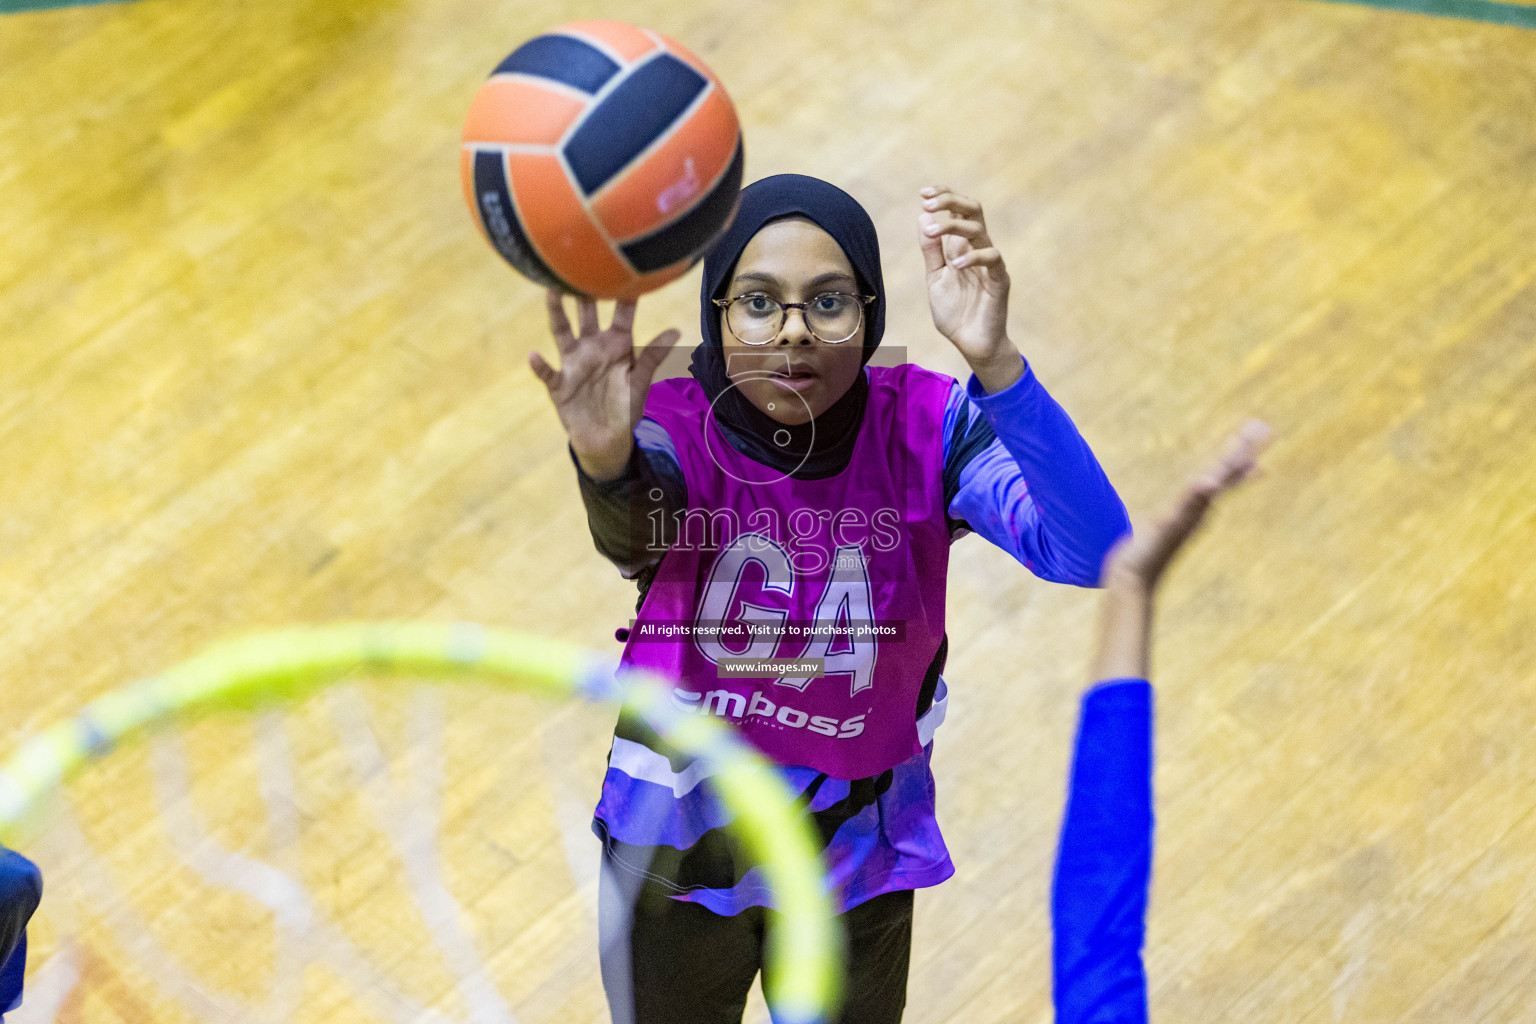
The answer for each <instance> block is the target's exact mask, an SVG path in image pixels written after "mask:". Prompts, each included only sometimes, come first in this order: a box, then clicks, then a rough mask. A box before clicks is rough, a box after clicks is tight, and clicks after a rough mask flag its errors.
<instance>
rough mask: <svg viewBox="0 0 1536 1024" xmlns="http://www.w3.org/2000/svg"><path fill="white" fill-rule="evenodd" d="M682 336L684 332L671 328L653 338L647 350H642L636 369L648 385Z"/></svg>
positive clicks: (647, 345) (636, 362)
mask: <svg viewBox="0 0 1536 1024" xmlns="http://www.w3.org/2000/svg"><path fill="white" fill-rule="evenodd" d="M682 336H683V334H682V332H681V331H679V330H678V329H677V328H676V327H669V328H667V329H666V330H664V331H662V332H661V333H660V334H658V335H656V337H654V338H652V339H651V340H650V341H649V342H648V343H647V344H646V346H645V348H643V349H641V350H640V355H639V356H638V357H637V358H636V359H635V369H636V370H638V371H639V373H640V376H641V377H642V378H643V379H644V380H645V382H646V383H647V384H649V383H650V380H651V377H652V376H654V375H655V373H656V369H657V367H659V366H661V363H662V360H664V359H666V358H667V353H669V352H671V351H672V348H673V346H674V345H676V344H677V340H678V339H679V338H681V337H682Z"/></svg>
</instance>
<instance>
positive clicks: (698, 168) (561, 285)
mask: <svg viewBox="0 0 1536 1024" xmlns="http://www.w3.org/2000/svg"><path fill="white" fill-rule="evenodd" d="M460 160H461V167H462V172H463V177H464V193H465V197H466V198H467V199H468V200H469V208H470V210H471V211H473V213H474V216H475V220H476V222H477V223H479V225H480V228H481V230H482V231H484V232H485V236H486V238H487V239H489V241H490V243H491V245H493V246H494V247H495V248H496V251H497V252H499V253H501V255H502V257H503V258H504V259H506V261H507V262H508V263H510V264H512V266H513V267H515V268H516V269H517V270H519V271H520V272H521V273H523V274H524V275H525V276H527V277H528V278H529V279H531V280H532V281H534V282H535V283H536V284H540V285H543V286H546V287H551V288H557V289H559V290H561V291H564V292H570V293H575V294H580V295H589V296H592V297H595V298H609V299H612V298H633V297H634V296H637V295H639V294H641V293H642V292H647V291H650V290H652V289H653V288H659V287H661V286H662V285H664V284H666V283H667V282H668V281H671V280H673V279H674V278H677V277H680V276H681V275H682V274H684V273H686V272H687V270H688V268H689V267H691V266H693V265H694V264H695V263H697V262H698V261H699V259H700V258H702V257H703V255H704V253H705V252H706V251H708V249H709V247H710V246H711V245H713V244H714V242H715V239H716V238H718V237H719V236H720V234H721V232H723V231H724V230H725V227H726V225H727V224H729V223H730V220H731V217H732V216H733V215H734V214H735V212H736V201H737V195H738V193H739V192H740V190H741V170H742V145H741V126H740V124H739V123H738V122H737V120H736V109H735V107H733V106H732V105H731V100H730V97H729V96H727V95H726V94H725V89H724V88H723V87H722V86H721V84H720V81H719V79H717V78H716V77H715V75H714V73H713V72H711V71H710V70H709V68H707V67H705V66H704V64H703V62H702V61H700V60H699V59H698V58H697V57H695V56H694V55H693V54H691V53H689V52H688V51H687V50H685V49H684V48H683V47H681V46H679V45H678V44H677V43H675V42H673V41H672V40H670V39H668V38H667V37H665V36H662V35H659V34H657V33H655V32H651V31H649V30H647V29H643V28H637V27H635V26H634V25H627V24H625V23H623V22H619V21H578V22H573V23H571V24H569V25H561V26H560V27H558V28H556V29H554V30H553V31H551V32H548V33H546V34H545V35H541V36H538V37H537V38H534V39H530V40H529V41H528V42H526V43H524V44H523V45H522V46H519V47H518V48H517V49H516V50H513V51H512V53H511V55H510V56H508V57H507V59H506V60H504V61H502V62H501V64H499V65H498V66H497V68H496V70H495V71H494V72H492V73H491V77H490V79H489V80H488V81H487V82H486V83H485V84H484V85H483V86H481V87H480V92H479V93H478V94H477V95H476V96H475V101H474V103H473V104H471V106H470V108H469V117H468V119H467V120H466V122H465V124H464V147H463V153H462V154H461V157H460Z"/></svg>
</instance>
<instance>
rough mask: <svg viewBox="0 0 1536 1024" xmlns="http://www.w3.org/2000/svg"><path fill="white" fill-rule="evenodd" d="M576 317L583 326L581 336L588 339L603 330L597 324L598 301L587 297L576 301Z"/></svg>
mask: <svg viewBox="0 0 1536 1024" xmlns="http://www.w3.org/2000/svg"><path fill="white" fill-rule="evenodd" d="M576 317H577V320H578V322H579V323H580V324H581V336H582V337H584V338H585V337H587V336H589V335H593V334H596V333H597V332H598V331H600V330H602V328H601V327H599V326H598V323H597V300H596V299H589V298H587V297H586V296H585V295H583V296H581V297H580V298H578V299H577V300H576Z"/></svg>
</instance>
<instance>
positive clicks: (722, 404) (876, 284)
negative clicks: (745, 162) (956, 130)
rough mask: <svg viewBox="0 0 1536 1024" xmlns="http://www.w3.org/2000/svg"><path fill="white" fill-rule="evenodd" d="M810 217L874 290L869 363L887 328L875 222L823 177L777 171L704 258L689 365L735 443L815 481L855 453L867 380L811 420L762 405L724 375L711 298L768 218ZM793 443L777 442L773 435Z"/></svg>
mask: <svg viewBox="0 0 1536 1024" xmlns="http://www.w3.org/2000/svg"><path fill="white" fill-rule="evenodd" d="M795 216H800V217H805V218H807V219H808V220H810V221H812V222H814V223H815V224H816V225H817V226H818V227H820V228H821V229H822V230H823V231H825V232H826V233H827V234H829V235H831V236H832V238H833V239H834V240H835V241H836V242H837V244H838V245H839V246H841V247H842V250H843V254H844V255H845V256H847V257H848V262H849V263H850V264H852V265H853V273H854V276H855V277H856V278H858V283H859V290H860V292H862V293H863V294H865V295H873V296H875V301H874V302H872V303H870V304H869V306H868V307H866V309H865V315H864V362H866V363H868V362H869V357H870V356H872V355H874V352H875V348H876V347H877V346H878V345H879V344H880V336H881V335H882V334H884V333H885V283H884V280H883V279H882V277H881V275H880V242H879V239H878V238H876V237H875V222H874V221H872V220H870V218H869V214H868V213H866V212H865V211H864V207H862V206H860V205H859V203H858V201H857V200H856V199H854V198H853V197H852V196H850V195H849V194H848V193H846V192H844V191H843V190H842V189H840V188H838V187H837V186H836V185H832V184H829V183H828V182H825V181H822V180H821V179H819V178H810V177H806V176H805V175H803V174H775V175H773V176H772V177H769V178H763V179H762V180H760V181H754V182H753V183H752V184H750V185H748V186H747V187H746V188H744V189H742V191H741V205H740V207H738V208H737V211H736V218H735V220H733V221H732V222H731V226H730V227H729V228H727V229H726V232H725V234H724V235H722V236H721V237H720V241H718V242H716V243H715V246H714V248H712V249H711V250H710V251H709V255H708V256H706V257H705V258H704V282H703V285H702V286H701V287H700V289H699V328H700V330H701V331H702V332H703V335H704V344H702V345H700V346H699V347H698V348H697V349H695V350H694V353H693V362H692V363H691V364H690V366H689V371H690V372H691V373H692V374H693V378H694V380H696V381H698V382H699V386H700V387H701V388H703V389H704V393H705V395H707V396H708V397H709V400H710V401H711V402H712V403H714V409H715V422H717V423H718V424H720V428H721V430H722V431H724V433H725V434H726V436H727V437H728V438H729V439H730V441H731V443H732V444H733V445H735V447H736V449H737V450H738V451H740V452H741V453H743V454H744V455H747V456H748V457H749V458H752V459H754V460H756V461H758V462H761V463H763V464H764V465H767V466H771V467H773V468H774V469H775V470H777V471H778V472H781V473H787V474H789V475H791V476H793V477H795V478H797V479H803V480H815V479H818V478H822V477H828V476H833V475H835V474H837V473H840V472H842V470H843V467H844V466H846V465H847V464H848V459H849V457H850V456H851V455H852V454H853V444H854V441H855V439H856V438H857V437H858V433H859V425H860V424H861V423H862V422H863V420H864V403H865V400H866V399H867V398H868V397H869V380H868V378H867V377H866V376H865V375H864V374H863V373H860V374H859V376H858V377H857V378H856V379H855V380H854V382H853V386H852V387H850V388H849V389H848V390H847V391H846V392H845V393H844V394H843V396H842V397H841V398H839V399H838V400H837V401H836V402H834V403H833V404H832V407H831V408H830V409H828V410H827V411H826V412H824V413H822V414H821V415H820V416H818V417H817V418H816V419H815V420H813V421H812V422H810V423H805V424H801V425H799V426H790V425H788V424H784V423H780V422H778V421H777V420H775V419H773V418H772V417H771V416H769V415H768V414H767V413H764V412H762V411H760V410H759V409H758V408H757V407H756V406H754V405H753V404H752V403H751V402H749V401H747V399H746V397H745V396H743V395H742V393H741V392H740V391H739V390H738V389H736V388H735V387H734V386H733V385H732V383H731V379H730V377H729V376H728V375H727V374H726V367H725V356H724V350H723V348H722V341H721V337H720V307H719V306H716V305H715V304H714V303H713V302H712V301H711V300H712V299H723V298H725V297H726V295H725V290H726V287H727V286H728V285H729V284H730V283H731V277H732V275H733V274H734V272H735V270H736V261H737V260H738V259H740V258H741V251H742V250H743V249H745V248H746V247H747V243H748V242H749V241H751V240H752V236H753V235H755V234H757V233H758V232H759V231H760V230H762V228H763V225H765V224H767V223H768V222H769V221H773V220H778V219H779V218H781V217H795ZM786 432H787V435H788V438H789V440H788V442H787V443H784V444H778V443H775V436H777V438H778V439H779V440H781V441H782V440H783V439H784V437H785V435H786Z"/></svg>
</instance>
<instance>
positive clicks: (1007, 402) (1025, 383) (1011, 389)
mask: <svg viewBox="0 0 1536 1024" xmlns="http://www.w3.org/2000/svg"><path fill="white" fill-rule="evenodd" d="M1019 358H1020V359H1021V360H1023V362H1024V375H1023V376H1022V377H1020V378H1019V379H1018V380H1016V381H1014V382H1013V383H1012V384H1010V385H1008V386H1007V387H1006V388H1003V390H1001V391H999V392H998V393H997V394H995V395H994V394H991V393H989V392H988V391H987V389H986V388H984V387H982V386H981V381H979V380H977V379H976V375H975V374H974V373H973V374H971V376H970V379H969V380H967V381H966V382H965V397H967V398H969V399H970V400H971V401H973V402H975V403H976V405H977V407H979V408H981V409H984V410H986V412H987V414H988V415H989V416H995V415H997V414H998V413H1001V412H1003V411H1004V410H1006V409H1008V408H1010V407H1011V406H1013V405H1015V404H1017V403H1018V402H1020V401H1021V400H1022V401H1028V400H1029V398H1030V396H1031V395H1032V394H1033V392H1034V391H1035V390H1036V389H1038V388H1039V387H1040V381H1039V379H1038V378H1036V377H1035V368H1034V367H1033V366H1031V365H1030V364H1029V360H1028V359H1024V357H1023V356H1020V357H1019Z"/></svg>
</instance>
